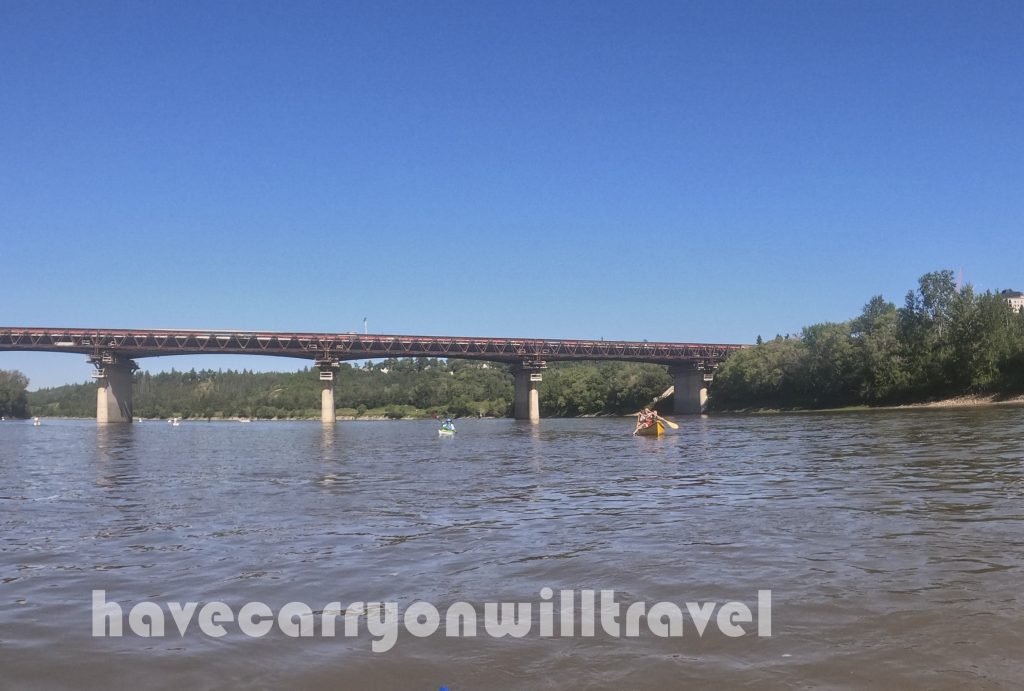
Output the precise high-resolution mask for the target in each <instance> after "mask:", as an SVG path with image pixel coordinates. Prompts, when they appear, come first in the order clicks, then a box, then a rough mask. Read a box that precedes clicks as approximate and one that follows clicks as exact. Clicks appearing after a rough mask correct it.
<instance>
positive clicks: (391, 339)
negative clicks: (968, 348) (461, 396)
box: [0, 327, 745, 364]
mask: <svg viewBox="0 0 1024 691" xmlns="http://www.w3.org/2000/svg"><path fill="white" fill-rule="evenodd" d="M743 347H745V346H742V345H737V344H717V343H649V342H647V341H594V340H566V339H533V338H477V337H461V336H398V335H384V334H357V333H342V334H332V333H281V332H272V331H258V332H241V331H195V330H175V329H62V328H32V327H0V351H42V352H60V353H81V354H84V355H89V356H98V355H99V354H101V353H103V352H112V353H116V354H117V355H119V356H122V357H128V358H133V359H135V358H143V357H156V356H162V355H201V354H235V355H272V356H279V357H297V358H307V359H323V358H331V359H336V360H362V359H369V358H389V357H438V358H460V359H468V360H488V361H492V362H523V361H534V360H543V361H558V360H625V361H634V362H651V363H660V364H682V363H693V362H707V363H709V364H710V363H717V362H719V361H721V360H723V359H724V358H725V357H726V356H727V355H728V354H729V353H731V352H733V351H735V350H737V349H739V348H743Z"/></svg>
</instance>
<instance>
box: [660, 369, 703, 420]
mask: <svg viewBox="0 0 1024 691" xmlns="http://www.w3.org/2000/svg"><path fill="white" fill-rule="evenodd" d="M669 373H670V374H671V375H672V379H673V380H674V383H675V392H674V393H673V395H672V406H673V411H674V412H675V414H676V415H701V414H703V413H706V412H707V410H708V383H709V382H710V381H711V380H712V379H713V378H714V374H713V370H711V369H708V368H706V367H705V366H704V365H702V364H693V365H678V366H675V367H670V368H669Z"/></svg>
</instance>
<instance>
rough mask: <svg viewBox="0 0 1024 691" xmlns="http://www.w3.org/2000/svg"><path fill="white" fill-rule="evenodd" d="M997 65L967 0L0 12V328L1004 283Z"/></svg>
mask: <svg viewBox="0 0 1024 691" xmlns="http://www.w3.org/2000/svg"><path fill="white" fill-rule="evenodd" d="M1022 46H1024V4H1021V3H1020V2H1017V1H1014V2H998V1H995V0H986V1H985V2H973V1H971V2H943V1H941V0H929V1H928V2H892V1H891V0H886V1H885V2H867V1H857V2H838V1H837V2H814V1H810V0H808V1H806V2H784V1H781V0H778V1H776V0H773V1H771V2H753V1H744V2H720V1H718V0H714V1H708V2H682V1H673V2H664V3H662V2H608V1H598V2H593V1H587V2H523V1H522V0H515V1H508V2H501V3H499V2H475V1H474V2H470V1H468V0H466V1H462V2H453V1H437V2H411V1H410V2H363V1H360V2H323V3H309V2H274V3H269V2H198V1H191V2H178V1H175V2H127V1H126V2H98V1H92V2H67V3H57V2H45V1H40V0H4V2H0V267H2V272H3V274H2V275H3V290H2V292H0V305H2V307H0V327H2V326H28V325H37V326H86V327H93V326H95V327H124V328H156V327H174V328H178V327H181V328H188V327H203V328H229V329H252V330H256V329H260V330H304V331H350V330H358V331H361V330H362V328H363V318H364V317H367V318H368V320H369V321H368V325H369V330H370V331H371V332H377V333H407V334H436V335H474V336H522V337H551V338H557V337H569V338H601V337H604V338H607V339H635V340H640V339H649V340H668V341H710V342H752V341H753V340H754V339H755V338H756V336H757V335H758V334H763V335H764V336H766V337H768V336H774V335H775V334H776V333H779V332H781V333H786V332H796V331H798V330H799V329H800V327H801V326H803V325H806V324H810V323H815V322H819V321H826V320H842V319H846V318H848V317H851V316H854V315H856V314H857V313H858V312H859V310H860V308H861V306H862V305H863V304H864V303H865V302H866V301H867V300H868V298H870V297H871V296H872V295H873V294H876V293H882V294H884V295H885V296H886V297H887V298H889V299H890V300H893V301H896V302H901V301H902V296H903V294H904V293H905V292H906V291H907V290H908V289H909V288H911V287H913V286H914V285H915V282H916V279H917V277H918V276H920V275H921V274H923V273H925V272H927V271H930V270H934V269H940V268H951V269H956V270H959V268H960V267H961V266H962V267H963V268H964V271H965V277H966V280H967V281H969V282H972V283H974V285H975V286H976V287H977V288H979V289H989V288H992V289H995V288H1006V287H1015V288H1018V289H1021V288H1024V261H1022V259H1024V194H1022V192H1024V136H1022V133H1024V48H1022ZM142 364H143V365H144V366H146V367H148V368H151V369H162V368H169V367H171V366H175V367H177V368H179V369H180V368H182V367H184V368H189V367H193V366H195V367H204V366H207V367H214V368H217V367H236V368H240V367H247V366H248V367H257V368H261V369H267V368H276V369H289V368H294V367H295V366H297V365H301V364H302V363H301V362H299V363H297V362H294V361H291V360H287V359H272V360H270V361H269V362H267V361H265V360H258V359H248V358H244V357H242V358H226V359H225V358H206V359H204V358H165V359H160V360H149V361H143V363H142ZM0 368H5V369H11V368H17V369H21V370H22V371H24V372H25V373H26V374H27V375H28V376H29V377H30V379H31V381H32V388H36V387H38V386H47V385H54V384H60V383H64V382H68V381H83V380H85V379H87V378H88V374H89V368H88V367H87V365H86V363H85V362H84V360H83V358H81V356H72V355H39V354H32V355H29V354H11V353H7V354H5V353H0Z"/></svg>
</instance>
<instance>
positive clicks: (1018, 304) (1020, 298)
mask: <svg viewBox="0 0 1024 691" xmlns="http://www.w3.org/2000/svg"><path fill="white" fill-rule="evenodd" d="M999 297H1001V298H1003V299H1004V300H1006V302H1008V303H1009V304H1010V309H1012V310H1013V311H1014V312H1020V311H1021V310H1022V309H1024V293H1022V292H1020V291H1019V290H1003V291H1000V293H999Z"/></svg>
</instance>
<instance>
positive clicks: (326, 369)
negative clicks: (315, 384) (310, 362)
mask: <svg viewBox="0 0 1024 691" xmlns="http://www.w3.org/2000/svg"><path fill="white" fill-rule="evenodd" d="M317 366H318V367H319V368H320V384H321V389H320V421H321V422H323V423H324V424H325V425H333V424H334V423H335V422H337V420H338V412H337V410H336V409H335V407H334V363H333V362H331V361H329V360H325V361H319V362H317Z"/></svg>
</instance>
